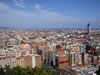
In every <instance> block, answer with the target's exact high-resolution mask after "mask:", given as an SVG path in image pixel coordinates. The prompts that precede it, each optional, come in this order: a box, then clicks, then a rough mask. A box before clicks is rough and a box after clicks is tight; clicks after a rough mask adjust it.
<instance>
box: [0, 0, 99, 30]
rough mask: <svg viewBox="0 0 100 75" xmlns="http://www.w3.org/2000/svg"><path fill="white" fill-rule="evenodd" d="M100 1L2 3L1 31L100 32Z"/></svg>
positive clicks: (22, 0)
mask: <svg viewBox="0 0 100 75" xmlns="http://www.w3.org/2000/svg"><path fill="white" fill-rule="evenodd" d="M99 3H100V1H99V0H81V1H80V0H76V1H75V0H71V1H70V0H62V1H60V0H59V1H58V0H42V1H41V0H10V1H9V0H0V27H12V28H25V29H26V28H28V29H34V28H86V27H87V24H88V21H89V22H90V25H91V28H100V22H99V19H100V18H99V17H100V10H99V8H100V5H99Z"/></svg>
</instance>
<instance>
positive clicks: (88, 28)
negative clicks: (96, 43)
mask: <svg viewBox="0 0 100 75" xmlns="http://www.w3.org/2000/svg"><path fill="white" fill-rule="evenodd" d="M90 30H91V26H90V24H89V23H88V25H87V34H88V35H89V34H90Z"/></svg>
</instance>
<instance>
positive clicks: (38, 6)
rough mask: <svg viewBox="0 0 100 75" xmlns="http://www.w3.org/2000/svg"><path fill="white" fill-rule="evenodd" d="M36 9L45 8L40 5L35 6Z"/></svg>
mask: <svg viewBox="0 0 100 75" xmlns="http://www.w3.org/2000/svg"><path fill="white" fill-rule="evenodd" d="M34 8H35V9H41V8H43V7H42V6H41V5H40V4H35V5H34Z"/></svg>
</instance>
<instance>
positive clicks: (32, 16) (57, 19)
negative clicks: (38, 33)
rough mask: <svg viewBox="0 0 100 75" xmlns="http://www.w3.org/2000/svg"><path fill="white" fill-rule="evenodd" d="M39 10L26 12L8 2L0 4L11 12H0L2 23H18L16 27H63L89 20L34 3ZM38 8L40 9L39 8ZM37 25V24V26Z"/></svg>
mask: <svg viewBox="0 0 100 75" xmlns="http://www.w3.org/2000/svg"><path fill="white" fill-rule="evenodd" d="M34 8H35V9H34V10H36V11H37V12H28V11H27V12H25V11H19V10H16V9H13V8H10V7H9V6H8V5H6V4H0V9H11V10H10V11H9V10H6V11H7V12H8V11H9V13H0V25H6V24H10V25H12V26H13V25H16V27H40V28H41V27H44V28H45V27H52V28H53V27H62V26H61V25H66V24H67V25H68V24H70V25H73V24H78V23H80V24H81V23H82V22H83V23H84V22H87V19H80V18H76V17H73V16H64V15H62V14H59V13H57V12H52V11H47V10H45V9H44V8H43V7H42V6H40V5H39V4H36V5H34ZM37 9H38V10H37ZM35 25H36V26H35Z"/></svg>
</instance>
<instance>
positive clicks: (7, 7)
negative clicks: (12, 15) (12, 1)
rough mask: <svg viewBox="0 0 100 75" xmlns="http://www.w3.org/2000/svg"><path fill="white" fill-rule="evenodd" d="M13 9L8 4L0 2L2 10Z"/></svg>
mask: <svg viewBox="0 0 100 75" xmlns="http://www.w3.org/2000/svg"><path fill="white" fill-rule="evenodd" d="M9 9H11V8H10V7H9V6H8V5H7V4H4V3H0V10H9Z"/></svg>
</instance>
